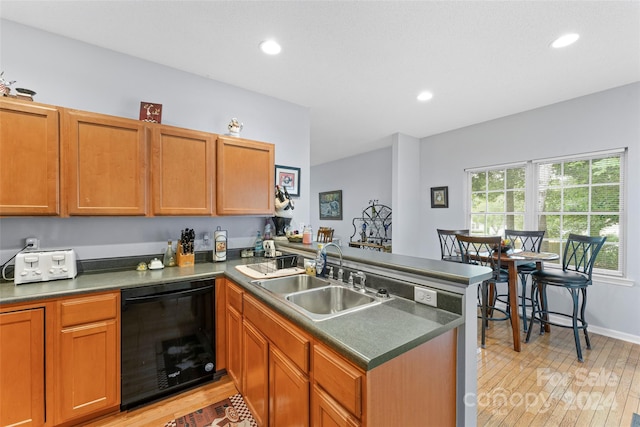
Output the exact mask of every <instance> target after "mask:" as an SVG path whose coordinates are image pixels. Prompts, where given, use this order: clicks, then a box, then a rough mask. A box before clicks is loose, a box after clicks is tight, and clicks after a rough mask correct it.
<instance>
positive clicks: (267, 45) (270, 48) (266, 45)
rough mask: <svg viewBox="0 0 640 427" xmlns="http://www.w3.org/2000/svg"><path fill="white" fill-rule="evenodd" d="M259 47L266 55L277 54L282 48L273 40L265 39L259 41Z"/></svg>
mask: <svg viewBox="0 0 640 427" xmlns="http://www.w3.org/2000/svg"><path fill="white" fill-rule="evenodd" d="M260 49H261V50H262V51H263V52H264V53H266V54H267V55H277V54H279V53H280V51H281V50H282V48H281V47H280V45H279V44H278V42H276V41H275V40H265V41H263V42H262V43H260Z"/></svg>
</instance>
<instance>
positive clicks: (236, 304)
mask: <svg viewBox="0 0 640 427" xmlns="http://www.w3.org/2000/svg"><path fill="white" fill-rule="evenodd" d="M243 293H244V292H243V291H242V289H241V288H240V287H238V286H236V285H234V284H233V283H231V282H230V281H228V280H227V305H229V306H231V307H233V308H235V309H236V311H237V312H238V313H240V314H242V294H243Z"/></svg>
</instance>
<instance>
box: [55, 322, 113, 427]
mask: <svg viewBox="0 0 640 427" xmlns="http://www.w3.org/2000/svg"><path fill="white" fill-rule="evenodd" d="M116 352H117V328H116V322H115V320H109V321H104V322H100V323H94V324H90V325H86V326H79V327H74V328H69V329H64V330H63V331H62V332H61V337H60V361H59V365H58V367H59V372H58V383H57V385H58V392H57V393H56V396H57V398H58V410H59V411H58V417H57V418H56V419H57V422H59V423H60V422H64V421H67V420H70V419H73V418H77V417H80V416H83V415H87V414H90V413H91V412H94V411H99V410H101V409H107V408H110V407H112V406H116V405H118V404H119V403H120V402H119V400H120V398H119V395H120V382H119V381H118V378H119V372H118V369H117V367H118V365H119V358H117V357H116Z"/></svg>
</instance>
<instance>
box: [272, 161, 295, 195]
mask: <svg viewBox="0 0 640 427" xmlns="http://www.w3.org/2000/svg"><path fill="white" fill-rule="evenodd" d="M276 185H279V186H281V187H284V188H286V190H287V193H289V195H290V196H292V197H300V168H294V167H291V166H280V165H276Z"/></svg>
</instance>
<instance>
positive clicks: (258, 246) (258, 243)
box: [253, 230, 264, 256]
mask: <svg viewBox="0 0 640 427" xmlns="http://www.w3.org/2000/svg"><path fill="white" fill-rule="evenodd" d="M253 251H254V255H255V256H259V254H260V252H262V251H264V247H263V246H262V234H261V233H260V230H258V234H257V235H256V241H255V243H254V244H253Z"/></svg>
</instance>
